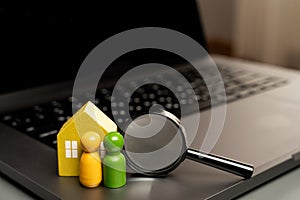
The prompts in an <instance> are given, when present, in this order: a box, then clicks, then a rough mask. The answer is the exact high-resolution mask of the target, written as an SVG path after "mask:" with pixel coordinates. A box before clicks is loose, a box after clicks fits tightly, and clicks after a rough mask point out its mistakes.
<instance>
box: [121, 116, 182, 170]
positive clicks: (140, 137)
mask: <svg viewBox="0 0 300 200" xmlns="http://www.w3.org/2000/svg"><path fill="white" fill-rule="evenodd" d="M125 131H126V132H125V135H124V140H125V151H126V154H127V156H128V158H129V159H130V160H131V161H132V162H133V163H134V164H135V165H137V166H138V167H139V168H142V169H143V170H145V171H155V170H160V169H163V168H165V167H168V166H170V165H172V164H173V163H174V162H175V161H176V160H177V159H178V158H180V157H181V156H182V152H183V149H184V148H185V141H184V136H183V133H182V132H181V130H180V129H179V127H178V125H176V124H175V123H174V122H173V121H171V120H170V119H168V118H167V117H165V116H161V115H158V114H146V115H142V116H140V117H138V118H136V119H135V120H134V121H133V122H131V123H130V124H129V126H128V127H127V129H126V130H125Z"/></svg>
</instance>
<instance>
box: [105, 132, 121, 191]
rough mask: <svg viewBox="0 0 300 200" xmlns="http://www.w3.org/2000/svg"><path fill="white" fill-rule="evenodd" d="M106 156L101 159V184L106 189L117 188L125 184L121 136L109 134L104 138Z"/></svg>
mask: <svg viewBox="0 0 300 200" xmlns="http://www.w3.org/2000/svg"><path fill="white" fill-rule="evenodd" d="M103 143H104V147H105V150H106V154H105V156H104V158H103V183H104V186H105V187H108V188H119V187H122V186H124V185H125V184H126V160H125V157H124V155H123V154H122V153H121V150H122V148H123V145H124V139H123V136H122V135H121V134H120V133H118V132H110V133H108V134H107V135H106V136H105V137H104V142H103Z"/></svg>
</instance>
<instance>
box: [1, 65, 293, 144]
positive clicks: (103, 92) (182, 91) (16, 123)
mask: <svg viewBox="0 0 300 200" xmlns="http://www.w3.org/2000/svg"><path fill="white" fill-rule="evenodd" d="M219 69H220V72H221V74H222V77H223V81H224V85H225V89H226V99H227V102H232V101H236V100H238V99H241V98H245V97H248V96H251V95H254V94H258V93H261V92H264V91H267V90H270V89H273V88H277V87H280V86H282V85H285V84H286V83H287V80H286V79H283V78H280V77H275V76H268V75H265V74H260V73H254V72H249V71H247V70H240V69H239V70H237V69H232V68H229V67H219ZM181 73H182V74H183V75H184V76H185V77H186V79H187V80H188V81H189V82H190V84H191V86H192V87H193V89H194V92H195V94H196V96H194V95H192V93H193V91H190V90H188V89H187V88H185V86H184V82H181V80H176V81H174V80H173V81H171V80H169V79H171V77H167V76H166V75H163V74H162V75H159V76H156V77H153V78H154V79H158V78H159V79H162V80H164V81H165V83H166V87H165V86H162V85H158V84H147V85H143V86H142V87H140V88H138V89H137V90H136V91H135V92H134V93H133V94H132V95H131V96H129V95H130V94H129V93H127V92H126V88H119V90H121V92H122V94H124V97H126V98H129V97H130V103H129V112H130V115H136V114H138V113H144V112H147V111H148V109H149V108H150V107H151V106H152V105H155V104H160V105H162V106H163V107H164V108H165V109H166V110H167V111H169V112H171V113H173V114H175V115H176V116H178V117H180V116H181V115H184V114H186V113H189V112H193V111H195V108H193V107H191V106H189V105H191V104H193V103H195V102H197V103H198V105H199V108H200V110H204V109H209V108H210V107H211V97H210V95H209V93H208V89H207V88H208V87H207V86H206V84H205V82H207V83H208V85H209V87H211V88H212V89H214V86H218V84H220V83H218V82H214V81H213V79H211V81H210V80H207V81H204V80H203V79H202V78H201V77H199V75H197V73H195V72H194V71H192V70H190V69H188V68H187V69H184V70H183V71H181ZM182 81H183V80H182ZM136 84H137V83H136V82H131V83H129V84H128V87H134V86H135V85H136ZM174 84H175V85H174ZM170 86H172V88H176V91H173V92H174V93H176V94H174V93H173V92H171V91H170V90H169V89H168V88H170ZM215 88H217V87H215ZM111 93H112V91H111V90H110V89H108V88H100V89H99V90H98V92H97V94H96V98H95V102H94V103H95V104H96V106H98V107H99V108H100V109H101V110H102V111H103V112H104V113H105V114H107V115H108V116H109V117H110V118H112V117H114V119H116V121H117V122H118V124H119V125H120V124H121V125H122V124H123V123H124V122H125V121H126V118H125V117H124V116H125V114H126V110H125V109H124V110H123V107H124V105H125V102H122V101H117V100H116V99H113V98H112V97H111ZM86 95H87V96H88V95H89V94H86ZM214 95H216V96H215V99H216V100H217V101H218V93H217V92H215V93H214ZM175 96H180V97H181V99H180V101H181V102H178V100H177V98H176V97H175ZM72 103H74V105H75V107H77V108H78V109H79V108H80V107H81V106H82V105H83V103H84V102H79V101H78V100H76V99H74V98H72V97H68V98H65V99H60V100H55V101H51V102H48V103H45V104H41V105H34V106H32V107H30V108H27V109H23V110H20V111H17V112H13V113H7V114H4V115H2V116H1V121H2V122H3V123H5V124H7V125H8V126H11V127H13V128H16V129H17V130H19V131H21V132H23V133H25V134H27V135H29V136H31V137H33V138H35V139H37V140H38V141H40V142H42V143H44V144H46V145H49V146H50V147H52V148H56V135H57V133H58V132H59V129H60V128H61V126H62V125H63V124H64V123H65V122H66V121H67V120H68V119H69V118H70V117H71V116H72ZM218 103H224V102H223V101H222V100H221V99H220V101H218ZM181 106H184V109H182V110H185V111H186V113H180V109H181ZM112 107H113V108H117V109H113V111H112V109H111V108H112Z"/></svg>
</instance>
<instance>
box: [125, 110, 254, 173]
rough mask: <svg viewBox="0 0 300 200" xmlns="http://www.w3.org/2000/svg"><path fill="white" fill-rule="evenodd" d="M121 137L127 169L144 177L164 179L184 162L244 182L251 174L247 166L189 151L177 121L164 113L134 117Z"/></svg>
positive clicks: (170, 114) (183, 131)
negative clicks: (229, 174) (194, 162)
mask: <svg viewBox="0 0 300 200" xmlns="http://www.w3.org/2000/svg"><path fill="white" fill-rule="evenodd" d="M122 134H123V136H124V151H123V153H124V155H125V157H126V160H127V163H128V166H129V167H130V168H131V169H133V170H134V171H135V172H137V173H139V174H143V175H146V176H152V177H163V176H166V175H168V174H169V173H170V172H171V171H173V170H174V169H175V168H176V167H178V165H179V164H180V163H181V162H182V161H183V160H184V159H185V158H187V159H190V160H193V161H196V162H199V163H203V164H206V165H209V166H211V167H214V168H217V169H220V170H224V171H226V172H229V173H232V174H235V175H238V176H241V177H244V178H250V177H251V176H252V174H253V171H254V167H253V166H252V165H250V164H246V163H242V162H239V161H235V160H232V159H229V158H225V157H221V156H218V155H213V154H208V153H204V152H200V151H197V150H194V149H190V148H188V147H187V142H186V133H185V130H184V127H182V125H181V124H180V120H179V119H178V118H177V117H176V116H175V115H173V114H172V113H170V112H167V111H165V110H160V111H154V112H151V113H145V114H142V115H139V116H137V117H134V118H133V120H132V121H130V123H128V124H127V125H126V126H125V128H123V132H122Z"/></svg>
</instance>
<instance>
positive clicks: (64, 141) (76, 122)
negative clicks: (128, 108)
mask: <svg viewBox="0 0 300 200" xmlns="http://www.w3.org/2000/svg"><path fill="white" fill-rule="evenodd" d="M88 131H94V132H97V133H98V134H99V135H100V137H101V141H103V138H104V136H105V135H106V134H107V133H109V132H112V131H117V125H116V124H115V123H114V122H113V121H112V120H111V119H110V118H109V117H107V116H106V115H105V114H104V113H103V112H102V111H101V110H100V109H99V108H97V107H96V106H95V105H94V104H93V103H92V102H87V103H86V104H85V105H84V106H83V107H82V108H81V109H80V110H78V111H77V112H76V113H75V114H74V115H73V117H72V118H70V119H69V120H68V121H67V122H66V123H65V124H64V125H63V126H62V128H61V129H60V131H59V133H58V135H57V159H58V174H59V175H60V176H78V175H79V161H80V157H81V153H82V149H81V145H80V138H81V136H82V135H83V134H84V133H86V132H88Z"/></svg>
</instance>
